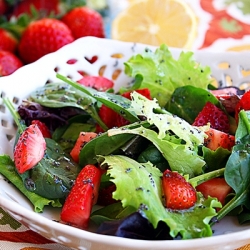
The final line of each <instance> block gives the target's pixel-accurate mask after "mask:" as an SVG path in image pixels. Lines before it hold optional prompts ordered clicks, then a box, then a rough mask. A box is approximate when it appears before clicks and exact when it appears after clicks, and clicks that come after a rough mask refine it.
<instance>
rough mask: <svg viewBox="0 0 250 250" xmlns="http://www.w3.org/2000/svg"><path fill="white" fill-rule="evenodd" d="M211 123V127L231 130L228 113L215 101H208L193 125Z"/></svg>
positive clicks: (224, 130) (226, 131) (225, 130)
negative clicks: (217, 105)
mask: <svg viewBox="0 0 250 250" xmlns="http://www.w3.org/2000/svg"><path fill="white" fill-rule="evenodd" d="M208 123H210V126H211V128H214V129H217V130H220V131H223V132H225V133H228V132H229V127H230V125H229V119H228V117H227V115H226V114H225V113H224V112H223V111H222V110H221V109H220V108H218V107H216V106H215V105H214V104H213V103H211V102H207V103H206V104H205V106H204V107H203V109H202V110H201V112H200V113H199V114H198V115H197V117H196V118H195V120H194V122H193V126H204V125H206V124H208Z"/></svg>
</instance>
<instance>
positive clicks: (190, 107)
mask: <svg viewBox="0 0 250 250" xmlns="http://www.w3.org/2000/svg"><path fill="white" fill-rule="evenodd" d="M206 102H211V103H213V104H215V105H217V106H218V105H219V101H218V99H217V98H216V97H215V96H214V95H213V94H211V93H210V92H209V91H208V90H206V89H202V88H199V87H195V86H191V85H187V86H184V87H180V88H177V89H175V91H174V93H173V94H172V96H171V98H170V100H169V101H168V103H167V104H166V106H165V108H166V109H167V110H168V111H169V112H170V113H172V114H175V115H177V116H179V117H181V118H183V119H184V120H186V121H187V122H189V123H190V124H192V123H193V122H194V120H195V118H196V116H197V115H198V113H199V112H200V111H201V110H202V108H203V107H204V105H205V104H206Z"/></svg>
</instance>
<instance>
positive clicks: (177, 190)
mask: <svg viewBox="0 0 250 250" xmlns="http://www.w3.org/2000/svg"><path fill="white" fill-rule="evenodd" d="M162 184H163V191H164V195H165V200H166V207H167V208H170V209H174V210H183V209H189V208H191V207H193V206H194V204H195V203H196V201H197V196H196V191H195V189H194V187H193V186H192V185H191V184H190V183H189V182H187V181H186V180H185V178H184V177H183V176H182V175H180V174H179V173H177V172H172V171H170V170H168V169H167V170H166V171H165V172H164V173H163V179H162Z"/></svg>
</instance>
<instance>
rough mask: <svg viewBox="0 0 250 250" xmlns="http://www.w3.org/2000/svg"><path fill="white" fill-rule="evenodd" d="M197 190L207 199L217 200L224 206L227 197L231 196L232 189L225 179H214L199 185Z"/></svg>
mask: <svg viewBox="0 0 250 250" xmlns="http://www.w3.org/2000/svg"><path fill="white" fill-rule="evenodd" d="M196 190H197V191H199V192H201V193H202V194H203V196H204V197H205V198H207V197H208V196H210V197H214V198H217V199H218V201H220V202H221V204H222V205H224V204H225V200H226V197H227V195H228V194H230V192H231V191H232V188H231V187H230V186H229V185H228V184H227V183H226V181H225V179H224V178H213V179H211V180H208V181H205V182H203V183H201V184H199V185H198V186H197V187H196Z"/></svg>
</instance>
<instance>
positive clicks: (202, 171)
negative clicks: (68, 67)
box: [0, 45, 250, 240]
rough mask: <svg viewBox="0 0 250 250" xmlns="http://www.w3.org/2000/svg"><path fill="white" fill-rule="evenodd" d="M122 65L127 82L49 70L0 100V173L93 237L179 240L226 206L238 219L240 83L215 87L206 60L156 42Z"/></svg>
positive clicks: (38, 206)
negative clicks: (48, 79)
mask: <svg viewBox="0 0 250 250" xmlns="http://www.w3.org/2000/svg"><path fill="white" fill-rule="evenodd" d="M124 66H125V73H126V74H127V75H128V76H129V77H131V78H132V79H133V81H132V82H131V84H130V85H129V86H128V87H123V88H121V89H120V90H119V92H118V93H114V91H113V82H112V81H111V80H109V79H106V78H104V77H101V76H85V77H84V78H83V79H81V80H79V81H78V82H74V81H72V80H71V79H69V78H67V77H65V76H62V75H60V74H58V75H57V77H58V79H60V80H63V83H62V82H60V83H56V82H54V83H48V84H46V85H45V86H43V87H41V88H39V89H37V90H36V91H35V92H33V93H31V94H30V95H29V97H28V98H27V100H24V101H23V103H22V105H20V106H19V107H18V110H15V108H14V107H13V105H12V103H11V102H10V101H9V100H8V99H4V103H5V104H6V106H7V108H8V109H9V110H10V111H11V114H12V116H13V118H14V120H15V122H16V124H17V127H18V129H17V139H16V144H15V147H14V159H11V158H10V156H8V155H2V156H0V166H1V167H0V173H1V174H2V175H4V176H5V177H6V178H7V179H8V180H9V181H10V182H12V183H13V184H14V185H15V186H16V187H17V188H18V189H19V190H20V191H21V192H22V193H23V194H24V195H25V196H26V197H27V198H28V199H29V200H30V202H31V203H32V204H33V205H34V210H35V211H36V212H42V211H43V209H44V207H45V206H53V207H61V208H62V210H61V213H60V218H61V222H62V223H66V224H69V225H72V226H74V227H78V228H82V229H88V227H89V225H90V224H92V223H93V224H95V225H96V226H97V230H96V232H97V233H100V234H106V235H115V236H119V237H127V238H134V239H144V240H164V239H191V238H202V237H208V236H212V234H213V225H214V224H215V223H217V222H219V221H220V220H222V219H223V218H224V217H225V216H226V215H229V214H230V215H232V214H233V215H235V216H237V217H238V220H239V223H247V222H248V221H249V209H250V206H249V200H248V193H249V190H250V189H249V185H250V184H249V183H250V172H249V170H248V169H249V167H248V166H249V158H250V154H249V146H248V145H249V133H250V111H248V110H250V103H249V100H250V98H249V97H250V92H244V91H240V90H239V89H237V88H230V89H227V88H225V89H224V90H223V93H222V94H221V93H219V94H218V92H217V91H218V90H216V88H215V87H214V86H213V85H212V79H211V77H210V75H211V72H210V68H209V67H203V66H201V65H199V64H197V62H195V61H194V60H193V53H192V52H182V53H181V54H180V56H179V58H178V59H177V60H176V59H174V58H173V57H172V55H171V53H170V51H169V49H168V47H167V46H166V45H162V46H160V47H159V48H158V49H157V50H156V51H155V52H153V51H151V50H149V49H145V51H144V53H142V54H139V55H135V56H133V57H131V58H130V59H129V60H128V61H127V62H126V63H125V64H124ZM231 90H233V91H236V93H233V94H232V93H229V92H230V91H231ZM94 205H95V206H94ZM96 205H99V206H96Z"/></svg>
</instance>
